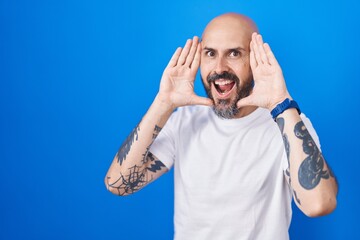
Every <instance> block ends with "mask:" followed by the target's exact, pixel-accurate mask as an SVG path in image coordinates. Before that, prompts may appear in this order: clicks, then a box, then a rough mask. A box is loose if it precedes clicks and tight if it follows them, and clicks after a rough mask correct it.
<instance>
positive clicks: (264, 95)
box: [238, 33, 337, 217]
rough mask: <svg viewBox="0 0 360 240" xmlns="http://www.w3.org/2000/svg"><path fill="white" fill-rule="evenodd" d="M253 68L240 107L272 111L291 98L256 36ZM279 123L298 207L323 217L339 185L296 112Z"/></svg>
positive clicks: (332, 204)
mask: <svg viewBox="0 0 360 240" xmlns="http://www.w3.org/2000/svg"><path fill="white" fill-rule="evenodd" d="M250 49H251V52H250V65H251V69H252V72H253V76H254V81H255V87H254V89H253V92H252V94H251V95H250V96H249V97H247V98H244V99H242V100H240V101H239V102H238V107H242V106H245V105H255V106H260V107H263V108H267V109H269V110H270V111H271V110H272V109H274V108H275V107H276V105H277V104H279V103H281V102H282V101H283V100H285V99H286V98H289V99H291V96H290V94H289V92H288V91H287V88H286V85H285V80H284V77H283V74H282V71H281V68H280V65H279V64H278V62H277V60H276V58H275V56H274V55H273V53H272V51H271V49H270V47H269V45H268V44H267V43H263V40H262V37H261V36H260V35H259V34H257V33H254V34H253V36H252V41H251V43H250ZM276 122H277V124H278V126H279V128H280V131H281V133H282V136H283V140H284V145H285V149H286V153H287V156H288V160H289V169H288V170H287V171H286V175H287V177H288V181H289V183H290V185H291V187H292V189H293V193H294V199H295V203H296V204H297V206H298V207H299V208H300V210H301V211H302V212H304V213H305V214H306V215H308V216H312V217H314V216H321V215H325V214H328V213H330V212H332V211H333V210H334V209H335V207H336V195H337V182H336V179H335V176H334V174H333V173H332V171H331V169H330V168H329V166H328V164H327V163H326V161H325V159H324V157H323V155H322V153H321V151H320V150H319V148H318V147H317V146H316V144H315V141H314V140H313V138H312V137H311V135H310V134H309V132H308V130H307V128H306V126H305V125H304V123H303V121H302V119H301V118H300V116H299V114H298V112H297V110H296V109H288V110H285V111H284V112H283V113H282V114H280V115H279V116H278V117H277V119H276Z"/></svg>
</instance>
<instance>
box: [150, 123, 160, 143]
mask: <svg viewBox="0 0 360 240" xmlns="http://www.w3.org/2000/svg"><path fill="white" fill-rule="evenodd" d="M161 129H162V128H161V127H159V126H158V125H155V128H154V133H153V137H152V139H153V140H154V139H155V138H156V137H157V136H158V135H159V133H160V131H161Z"/></svg>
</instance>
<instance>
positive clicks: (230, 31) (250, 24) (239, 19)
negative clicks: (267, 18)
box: [202, 13, 258, 42]
mask: <svg viewBox="0 0 360 240" xmlns="http://www.w3.org/2000/svg"><path fill="white" fill-rule="evenodd" d="M253 32H258V28H257V26H256V24H255V22H254V21H253V20H252V19H250V18H249V17H247V16H245V15H242V14H238V13H225V14H223V15H220V16H218V17H216V18H214V19H213V20H211V21H210V23H209V24H208V25H207V26H206V28H205V30H204V32H203V35H202V40H203V41H204V40H205V41H206V40H208V38H212V37H214V36H216V35H217V38H221V37H222V38H226V37H235V36H236V37H238V38H242V39H244V40H245V39H246V41H248V42H250V40H251V34H252V33H253Z"/></svg>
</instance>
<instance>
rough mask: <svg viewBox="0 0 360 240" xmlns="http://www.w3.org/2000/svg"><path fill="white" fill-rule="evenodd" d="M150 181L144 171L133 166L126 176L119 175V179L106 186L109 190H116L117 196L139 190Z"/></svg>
mask: <svg viewBox="0 0 360 240" xmlns="http://www.w3.org/2000/svg"><path fill="white" fill-rule="evenodd" d="M110 180H111V179H110V177H108V182H109V181H110ZM151 180H152V179H149V176H148V174H147V171H146V169H141V167H139V166H137V165H134V166H133V167H131V168H129V173H128V174H126V175H123V174H122V173H120V177H119V178H118V179H117V180H115V182H113V183H109V184H108V186H109V188H115V189H117V191H118V194H119V195H126V194H131V193H134V192H136V191H138V190H140V189H141V188H142V187H143V186H144V185H146V184H147V183H148V182H149V181H151Z"/></svg>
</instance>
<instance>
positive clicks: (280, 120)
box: [276, 118, 301, 205]
mask: <svg viewBox="0 0 360 240" xmlns="http://www.w3.org/2000/svg"><path fill="white" fill-rule="evenodd" d="M276 123H277V124H278V126H279V128H280V131H281V134H282V137H283V141H284V146H285V151H286V157H287V161H288V168H287V169H286V170H285V174H286V176H288V177H289V184H290V185H291V176H290V143H289V139H288V136H287V134H286V133H284V128H285V119H284V118H278V119H277V120H276ZM293 191H294V198H295V201H296V202H297V203H298V204H299V205H301V202H300V199H299V198H298V196H297V193H296V191H295V190H293Z"/></svg>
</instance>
